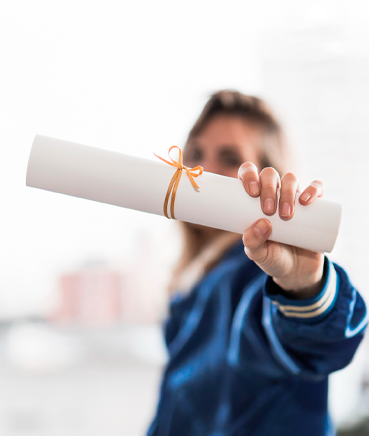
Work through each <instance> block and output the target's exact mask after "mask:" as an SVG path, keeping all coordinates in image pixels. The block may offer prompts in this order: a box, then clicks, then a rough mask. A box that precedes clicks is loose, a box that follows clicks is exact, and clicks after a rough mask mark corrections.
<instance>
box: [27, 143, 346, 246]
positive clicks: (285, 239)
mask: <svg viewBox="0 0 369 436" xmlns="http://www.w3.org/2000/svg"><path fill="white" fill-rule="evenodd" d="M175 171H176V168H174V167H172V166H170V165H168V164H166V163H164V162H162V161H160V160H159V159H158V160H157V161H155V160H150V159H143V158H139V157H135V156H129V155H126V154H123V153H117V152H114V151H108V150H103V149H100V148H96V147H90V146H86V145H81V144H76V143H73V142H69V141H62V140H60V139H55V138H50V137H46V136H41V135H36V137H35V139H34V141H33V145H32V150H31V154H30V157H29V162H28V168H27V181H26V184H27V186H32V187H35V188H40V189H45V190H48V191H53V192H59V193H61V194H66V195H72V196H74V197H80V198H85V199H89V200H94V201H98V202H101V203H108V204H112V205H116V206H121V207H125V208H129V209H135V210H139V211H143V212H148V213H153V214H156V215H163V216H164V211H163V204H164V199H165V196H166V193H167V190H168V186H169V183H170V181H171V179H172V177H173V174H174V173H175ZM196 183H197V184H198V185H199V187H200V189H199V190H195V189H194V188H193V186H192V185H191V182H190V180H189V178H188V177H187V175H186V173H185V171H183V175H182V177H181V180H180V183H179V186H178V190H177V195H176V199H175V206H174V210H175V217H176V218H177V219H178V220H182V221H187V222H191V223H195V224H201V225H204V226H208V227H214V228H217V229H223V230H228V231H231V232H236V233H240V234H243V233H244V232H245V230H246V229H247V228H248V227H249V226H250V225H252V224H253V223H254V222H255V221H256V220H258V219H260V218H265V217H266V215H264V213H263V212H262V210H261V208H260V199H259V198H252V197H250V196H249V195H248V194H247V192H246V191H245V189H244V187H243V184H242V181H241V180H238V179H235V178H231V177H225V176H220V175H218V174H213V173H207V172H204V173H203V174H202V175H201V176H199V177H198V178H196ZM297 199H298V195H297V198H296V202H295V213H294V216H293V218H292V219H291V220H290V221H283V220H281V219H280V218H279V216H278V213H276V214H275V215H274V216H272V217H267V218H268V219H269V221H270V222H271V223H272V226H273V231H272V234H271V236H270V238H269V239H270V240H272V241H277V242H281V243H285V244H289V245H294V246H297V247H301V248H306V249H308V250H313V251H318V252H328V253H329V252H331V251H332V249H333V247H334V244H335V241H336V238H337V235H338V230H339V226H340V221H341V211H342V208H341V205H340V204H338V203H336V202H332V201H328V200H325V199H317V200H316V201H315V202H314V203H313V204H311V205H309V206H301V205H300V203H299V202H298V201H297ZM168 213H169V211H168Z"/></svg>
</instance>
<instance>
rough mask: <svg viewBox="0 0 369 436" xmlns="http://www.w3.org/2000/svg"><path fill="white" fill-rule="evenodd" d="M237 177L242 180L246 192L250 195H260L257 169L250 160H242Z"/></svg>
mask: <svg viewBox="0 0 369 436" xmlns="http://www.w3.org/2000/svg"><path fill="white" fill-rule="evenodd" d="M238 178H239V179H241V180H242V183H243V186H244V188H245V189H246V192H247V193H248V194H249V195H251V197H258V196H259V195H260V183H259V175H258V169H257V167H256V165H254V164H253V163H252V162H244V163H243V164H242V165H241V166H240V168H239V170H238Z"/></svg>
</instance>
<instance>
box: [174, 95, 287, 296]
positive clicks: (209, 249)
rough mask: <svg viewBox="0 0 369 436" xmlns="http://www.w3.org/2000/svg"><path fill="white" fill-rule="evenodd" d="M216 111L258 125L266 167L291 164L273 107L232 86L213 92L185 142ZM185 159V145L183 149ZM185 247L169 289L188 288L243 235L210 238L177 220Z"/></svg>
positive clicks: (261, 156)
mask: <svg viewBox="0 0 369 436" xmlns="http://www.w3.org/2000/svg"><path fill="white" fill-rule="evenodd" d="M217 115H227V116H230V117H238V118H241V119H242V120H244V121H245V122H247V123H248V124H249V125H251V126H253V127H255V128H256V129H258V131H259V132H260V134H261V140H260V141H259V144H258V145H257V147H258V148H257V150H256V151H257V154H258V159H259V162H260V163H261V168H260V171H261V170H262V169H263V168H265V167H269V166H271V167H274V168H275V169H276V170H277V171H278V173H279V174H280V175H283V174H284V173H285V172H286V169H287V168H291V165H292V161H293V159H292V154H291V150H290V149H289V148H288V147H287V144H286V139H285V135H284V132H283V129H282V127H281V125H280V123H279V121H278V120H277V118H276V117H275V115H274V114H273V112H272V110H271V108H270V107H269V106H268V105H267V104H266V103H265V102H264V101H263V100H261V99H259V98H257V97H253V96H249V95H245V94H242V93H240V92H238V91H233V90H222V91H218V92H216V93H214V94H212V95H211V97H210V99H209V100H208V102H207V103H206V105H205V107H204V109H203V111H202V112H201V114H200V116H199V118H198V119H197V121H196V122H195V124H194V126H193V127H192V129H191V131H190V133H189V135H188V138H187V141H186V145H187V144H188V143H189V142H190V141H192V140H193V139H194V138H195V137H196V136H198V135H199V134H200V132H202V130H203V129H204V128H205V126H206V125H207V124H208V123H209V121H211V120H212V119H213V118H214V117H215V116H217ZM183 155H184V159H185V149H184V153H183ZM178 225H179V229H180V232H181V234H182V240H183V248H182V253H181V255H180V257H179V260H178V262H177V265H176V266H175V268H174V270H173V272H172V277H171V280H170V282H169V286H168V288H169V292H172V291H174V290H175V289H180V290H182V291H183V290H185V289H186V290H188V289H189V288H190V287H191V286H192V285H193V284H194V283H195V282H196V281H197V280H198V279H199V278H200V277H201V276H202V275H203V274H205V273H206V272H207V271H209V270H210V269H212V268H213V267H214V266H215V265H216V264H217V263H218V262H219V260H220V259H221V257H222V256H223V255H224V253H225V252H226V251H227V250H228V249H229V248H230V247H231V246H232V245H233V244H234V243H235V242H236V241H237V240H240V239H241V235H239V234H235V233H230V232H226V231H221V230H219V233H218V234H219V236H218V238H216V239H217V240H215V241H208V240H207V237H206V234H205V233H204V232H203V231H202V230H201V228H198V227H196V226H195V227H194V226H193V225H191V224H190V223H186V222H182V221H179V222H178Z"/></svg>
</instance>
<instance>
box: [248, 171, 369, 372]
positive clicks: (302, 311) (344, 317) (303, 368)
mask: <svg viewBox="0 0 369 436" xmlns="http://www.w3.org/2000/svg"><path fill="white" fill-rule="evenodd" d="M239 177H240V178H241V180H242V181H243V184H244V187H245V189H246V191H247V192H248V193H249V195H252V196H254V197H258V196H260V201H261V207H262V209H263V212H264V213H265V215H269V216H271V215H273V214H274V213H276V210H277V200H278V199H277V189H278V188H279V187H280V188H281V195H280V200H279V215H280V218H281V219H283V220H286V221H288V220H290V219H291V218H292V217H293V213H294V201H295V195H296V192H298V190H299V184H298V180H297V178H296V176H295V175H294V174H292V173H288V174H286V175H285V176H284V177H283V178H282V180H280V179H279V176H278V173H277V172H276V171H275V170H274V169H273V168H266V169H264V170H263V171H262V172H261V173H260V175H258V173H257V170H256V167H255V166H253V164H251V163H244V164H243V165H242V166H241V167H240V170H239ZM250 187H253V189H250ZM322 194H323V185H322V183H321V182H318V181H315V182H313V183H312V184H311V185H310V186H309V187H308V188H307V189H305V191H304V192H303V193H302V194H301V196H300V199H299V202H300V204H302V205H304V206H307V207H308V206H309V205H310V204H311V203H313V202H314V201H315V199H316V198H317V197H320V196H321V195H322ZM271 231H272V226H271V223H270V222H269V221H268V220H267V219H261V220H259V221H257V222H256V223H255V224H254V225H252V226H251V227H250V228H249V229H247V230H246V232H245V234H244V236H243V242H244V245H245V253H246V254H247V255H248V257H250V259H252V260H254V261H255V262H256V263H257V264H258V265H259V267H260V268H261V269H262V270H263V271H264V272H265V273H266V274H267V275H268V278H267V280H266V283H265V286H264V299H263V303H262V304H263V309H262V326H263V329H264V333H265V342H266V343H267V344H268V346H269V347H270V352H271V353H272V355H273V357H274V360H275V361H277V362H278V363H279V365H281V367H283V368H284V369H285V370H287V371H288V372H289V373H290V374H295V375H298V376H306V377H308V378H313V379H314V378H320V377H322V376H326V375H327V374H328V373H330V372H332V371H334V370H337V369H340V368H342V367H344V366H345V365H347V364H348V363H349V362H350V360H351V359H352V357H353V355H354V353H355V350H356V348H357V346H358V344H359V343H360V340H361V338H362V335H363V330H364V328H365V325H366V323H367V314H366V309H365V304H364V302H363V300H362V298H361V296H360V295H359V294H358V293H357V291H356V290H355V289H354V288H353V286H352V285H351V283H350V282H349V280H348V278H347V275H346V274H345V272H344V271H343V270H342V269H341V268H339V267H338V266H336V265H333V264H332V263H331V262H330V261H329V260H328V259H327V258H326V257H325V256H324V255H323V254H322V253H315V252H311V251H308V250H303V249H300V248H297V247H292V246H288V245H285V244H279V243H276V242H273V241H269V240H268V238H269V236H270V234H271Z"/></svg>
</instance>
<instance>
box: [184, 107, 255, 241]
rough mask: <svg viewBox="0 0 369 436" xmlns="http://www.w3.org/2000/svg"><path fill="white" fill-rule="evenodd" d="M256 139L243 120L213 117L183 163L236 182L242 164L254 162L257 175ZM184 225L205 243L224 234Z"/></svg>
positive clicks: (188, 149) (194, 142) (221, 116)
mask: <svg viewBox="0 0 369 436" xmlns="http://www.w3.org/2000/svg"><path fill="white" fill-rule="evenodd" d="M259 138H260V136H259V132H258V130H257V129H256V128H255V127H252V126H250V125H248V124H247V123H246V122H245V121H244V120H242V119H240V118H237V117H232V116H226V115H219V116H215V117H214V118H213V119H212V120H210V121H209V122H208V124H207V125H206V126H205V128H204V129H202V131H201V132H200V134H199V135H198V136H196V137H195V138H194V139H193V140H192V141H191V142H189V143H188V144H187V145H186V147H185V149H184V152H183V163H184V165H186V166H188V167H190V168H192V167H195V166H197V165H201V166H202V167H203V168H204V171H206V172H209V173H215V174H220V175H222V176H227V177H234V178H238V169H239V167H240V166H241V164H242V163H243V162H250V161H251V162H253V163H254V164H255V165H256V166H257V167H258V169H259V171H260V170H261V168H260V162H259V159H258V157H257V152H256V150H257V142H258V141H259V140H260V139H259ZM186 225H187V226H189V227H190V228H192V229H194V230H198V231H201V232H202V234H203V235H205V236H206V237H207V238H208V239H211V238H214V237H216V236H217V235H219V234H221V233H224V230H219V229H212V228H210V227H205V226H200V225H198V224H191V223H186Z"/></svg>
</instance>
